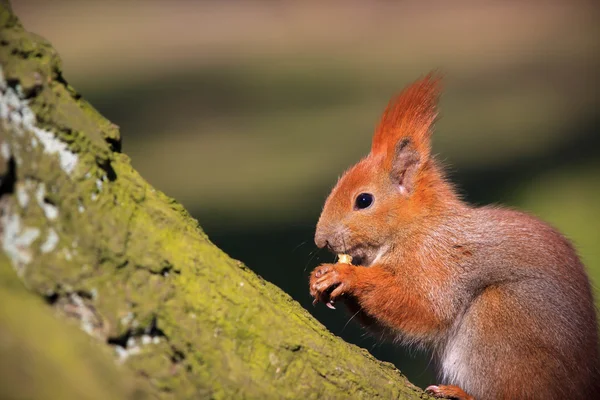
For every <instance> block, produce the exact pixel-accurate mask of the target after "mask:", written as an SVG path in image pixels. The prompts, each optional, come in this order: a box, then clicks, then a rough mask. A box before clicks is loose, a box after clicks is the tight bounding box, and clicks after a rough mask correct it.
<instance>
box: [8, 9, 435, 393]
mask: <svg viewBox="0 0 600 400" xmlns="http://www.w3.org/2000/svg"><path fill="white" fill-rule="evenodd" d="M0 64H1V68H0V117H1V119H2V121H1V124H0V150H1V152H0V175H2V180H1V185H0V212H1V221H0V230H1V232H0V240H1V242H2V248H3V250H4V252H3V254H1V253H0V277H1V282H0V304H1V305H0V310H1V311H0V397H3V398H5V397H13V398H14V397H21V398H23V397H27V398H37V399H41V398H60V399H68V398H77V399H80V398H90V399H92V398H93V399H96V398H98V399H101V398H140V397H153V398H154V397H158V398H172V399H182V398H256V399H269V398H282V399H283V398H304V399H309V398H310V399H321V398H376V397H377V398H386V399H388V398H389V399H391V398H402V399H417V398H423V396H425V395H424V394H423V392H422V391H421V390H420V389H418V388H416V387H414V386H413V385H411V384H410V383H409V382H408V381H407V380H406V379H405V378H404V376H402V374H401V373H400V372H399V371H398V370H396V369H395V368H394V367H393V366H392V365H391V364H388V363H383V362H379V361H377V360H375V359H374V358H373V357H371V356H370V355H369V354H368V353H367V352H366V351H365V350H362V349H360V348H358V347H356V346H354V345H350V344H348V343H345V342H344V341H342V340H341V339H339V338H337V337H335V336H333V335H332V334H331V333H330V332H328V331H327V330H326V329H325V328H324V327H323V326H322V325H321V324H320V323H319V322H317V321H316V320H315V319H314V318H312V317H311V316H310V315H309V313H308V312H306V311H305V310H304V309H302V308H301V307H300V306H299V304H298V303H296V302H295V301H294V300H292V299H291V298H290V297H289V296H288V295H286V294H285V293H283V292H282V291H281V290H279V289H278V288H277V287H275V286H273V285H271V284H270V283H268V282H265V281H264V280H262V279H261V278H260V277H258V276H256V275H255V274H254V273H253V272H252V271H250V270H249V269H248V268H247V267H245V266H244V265H243V264H242V263H240V262H238V261H235V260H233V259H231V258H229V257H228V256H227V255H226V254H224V253H223V252H222V251H221V250H219V249H218V248H217V247H215V246H214V245H213V244H212V243H211V242H210V241H209V239H208V238H207V237H206V235H205V234H204V233H203V232H202V230H201V228H200V227H199V226H198V223H197V222H196V221H195V220H194V219H193V218H192V217H190V215H189V214H188V213H187V212H186V211H185V210H184V209H183V207H182V206H181V205H180V204H178V203H177V202H176V201H174V200H173V199H170V198H168V197H167V196H165V195H164V194H163V193H161V192H159V191H157V190H155V189H153V188H152V187H151V186H150V185H149V184H148V183H147V182H146V181H145V180H144V179H142V178H141V177H140V175H139V174H138V173H137V172H136V171H135V170H134V169H133V168H132V167H131V165H130V162H129V158H128V157H127V156H126V155H125V154H122V153H121V152H120V137H119V129H118V127H117V126H115V125H114V124H111V123H110V122H109V121H107V120H106V119H105V118H103V117H102V116H101V115H100V114H99V113H98V112H97V111H96V110H95V109H94V108H93V107H92V106H90V105H89V104H88V103H87V102H86V101H85V100H83V99H82V98H81V96H80V95H79V94H78V93H77V92H76V91H75V90H74V89H73V88H72V87H70V86H69V85H68V84H67V82H66V81H65V79H64V77H63V76H62V72H61V67H60V60H59V57H58V55H57V54H56V52H55V50H54V49H53V48H52V47H51V46H50V45H49V44H48V43H47V42H45V41H44V40H43V39H41V38H39V37H37V36H35V35H33V34H30V33H28V32H26V31H24V30H23V28H22V27H21V25H20V23H19V22H18V20H17V18H16V17H15V16H14V15H13V14H12V11H11V9H10V6H9V5H8V4H7V3H6V0H0ZM282 261H283V260H282ZM11 266H12V269H11ZM19 281H20V282H19ZM21 282H22V283H21ZM44 300H45V303H46V304H44ZM47 304H49V305H50V306H49V305H47ZM53 314H54V315H53ZM69 320H70V321H75V324H76V325H78V326H79V327H80V328H81V330H83V331H84V332H86V333H87V334H89V336H88V335H85V334H84V333H82V332H81V331H80V330H78V329H74V328H73V327H72V326H69V325H73V324H72V323H71V324H70V323H69V322H68V321H69ZM90 336H91V337H92V338H94V339H91V338H90ZM25 355H26V356H25ZM111 359H112V361H111ZM32 382H35V384H32Z"/></svg>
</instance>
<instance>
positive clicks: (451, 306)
mask: <svg viewBox="0 0 600 400" xmlns="http://www.w3.org/2000/svg"><path fill="white" fill-rule="evenodd" d="M440 92H441V84H440V78H439V76H438V75H437V74H429V75H427V76H426V77H425V78H423V79H421V80H419V81H417V82H415V83H413V84H411V85H410V86H408V87H407V88H406V89H404V91H402V92H401V93H400V94H399V95H398V96H397V97H395V98H393V99H392V100H391V101H390V103H389V105H388V107H387V108H386V110H385V112H384V114H383V117H382V119H381V122H380V123H379V125H378V127H377V128H376V130H375V134H374V136H373V141H372V146H371V151H370V153H369V154H368V155H367V156H366V157H365V158H363V159H362V160H360V161H359V162H358V163H357V164H356V165H354V166H353V167H351V168H350V169H349V170H348V171H346V172H345V173H344V175H343V176H342V177H341V178H340V179H339V180H338V182H337V185H336V186H335V188H334V189H333V191H332V192H331V194H330V195H329V197H328V198H327V200H326V202H325V205H324V207H323V211H322V214H321V216H320V218H319V222H318V224H317V229H316V233H315V243H316V245H317V247H319V248H324V247H326V248H328V249H329V250H331V251H332V252H334V253H338V254H339V253H346V254H348V255H350V256H351V257H352V259H353V260H354V261H353V265H351V264H346V263H337V264H322V265H320V266H319V267H317V268H316V269H315V270H314V271H313V272H312V274H311V277H310V292H311V295H312V296H313V297H314V299H315V301H321V302H323V303H325V304H330V305H331V304H333V302H335V301H338V300H339V301H343V302H344V303H345V304H346V306H347V307H348V308H349V310H350V311H351V312H352V313H356V314H357V316H358V319H359V320H360V321H361V322H362V323H363V324H364V325H365V326H366V327H367V328H368V329H369V330H373V331H375V332H379V333H381V334H383V335H385V336H386V337H388V338H390V339H391V340H393V341H398V342H403V343H406V344H416V345H419V346H422V347H425V348H428V349H430V350H431V351H432V353H433V356H434V359H436V360H437V364H438V378H439V379H440V380H441V381H442V382H443V385H435V386H430V387H428V388H427V389H426V390H427V392H429V393H430V394H432V395H433V396H434V397H439V398H454V399H460V400H467V399H475V398H476V399H479V400H483V399H542V398H543V399H562V398H569V399H583V398H600V397H596V396H598V395H599V394H600V379H599V377H600V367H599V360H600V357H599V354H598V330H597V323H596V312H595V307H594V300H593V295H592V290H591V286H590V282H589V279H588V277H587V275H586V272H585V270H584V266H583V264H582V263H581V261H580V260H579V258H578V256H577V254H576V252H575V250H574V248H573V246H572V245H571V243H570V242H569V241H568V240H567V239H565V237H564V236H562V235H561V234H560V233H559V232H558V231H556V230H555V229H553V228H552V227H550V226H549V225H547V224H546V223H544V222H542V221H540V220H539V219H537V218H535V217H532V216H530V215H527V214H525V213H522V212H518V211H513V210H509V209H506V208H501V207H497V206H484V207H474V206H471V205H469V204H466V203H465V202H463V201H462V200H461V199H460V197H459V196H458V195H457V193H456V191H455V189H454V187H453V186H452V184H451V183H450V182H449V181H448V180H447V179H446V178H445V176H444V173H443V171H442V169H441V167H440V164H439V163H438V162H437V161H436V160H435V158H434V157H433V156H432V155H431V134H432V130H433V124H434V120H435V119H436V117H437V102H438V98H439V95H440ZM558 189H559V188H557V190H558Z"/></svg>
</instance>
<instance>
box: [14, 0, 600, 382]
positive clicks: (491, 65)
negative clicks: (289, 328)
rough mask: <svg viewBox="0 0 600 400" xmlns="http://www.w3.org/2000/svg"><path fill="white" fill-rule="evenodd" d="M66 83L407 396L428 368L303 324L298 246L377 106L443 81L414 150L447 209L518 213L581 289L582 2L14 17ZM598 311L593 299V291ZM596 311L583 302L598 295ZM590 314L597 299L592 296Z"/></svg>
mask: <svg viewBox="0 0 600 400" xmlns="http://www.w3.org/2000/svg"><path fill="white" fill-rule="evenodd" d="M13 7H14V9H15V11H16V13H17V15H19V16H20V17H21V19H22V21H23V23H24V24H25V26H26V28H27V29H29V30H30V31H33V32H36V33H38V34H40V35H42V36H44V37H45V38H47V39H48V40H50V41H51V42H52V44H53V45H54V46H55V48H56V49H57V50H58V51H59V53H60V54H61V56H62V59H63V64H64V69H65V71H66V72H65V75H66V78H67V80H68V81H69V82H70V83H71V84H72V85H74V86H75V87H76V88H77V89H78V90H79V91H80V92H81V93H83V95H84V97H85V98H87V99H88V100H89V101H90V102H91V103H92V104H93V105H94V106H95V107H96V108H97V109H99V110H100V111H101V112H102V113H103V114H104V115H105V116H107V117H108V118H109V119H110V120H112V121H113V122H115V123H116V124H118V125H119V126H120V127H121V133H122V136H123V151H124V152H125V153H127V154H128V155H129V156H130V157H131V159H132V162H133V165H134V166H135V167H136V168H137V169H138V170H139V171H140V172H141V174H142V175H143V176H144V177H145V178H146V179H147V180H149V181H150V182H151V183H152V184H153V185H154V186H155V187H157V188H159V189H161V190H162V191H164V192H166V193H167V194H168V195H169V196H172V197H174V198H176V199H177V200H178V201H180V202H182V203H183V204H184V205H185V207H186V208H187V209H188V210H189V211H190V212H191V213H192V214H193V215H194V216H195V217H196V218H198V220H199V221H200V224H201V225H202V227H203V228H204V229H205V231H206V232H207V233H208V235H209V236H210V237H211V239H212V240H213V241H214V242H215V243H216V244H217V245H219V246H220V247H221V248H223V249H224V250H225V251H226V252H228V253H229V254H230V255H231V256H233V257H235V258H238V259H240V260H242V261H244V262H245V263H246V264H247V265H249V266H250V267H251V268H252V269H253V270H254V271H256V272H257V273H259V274H260V275H262V276H263V277H264V278H265V279H267V280H269V281H271V282H273V283H275V284H276V285H278V286H279V287H281V288H282V289H283V290H284V291H286V292H287V293H289V294H290V295H291V296H293V297H294V298H295V299H296V300H298V301H299V302H300V303H301V304H302V305H303V306H304V307H305V308H307V309H308V310H309V311H310V312H311V313H313V314H314V315H315V316H316V317H317V318H318V319H319V320H321V321H322V322H323V323H324V324H326V325H327V326H328V327H329V329H330V330H331V331H332V332H334V333H335V334H338V335H340V336H342V337H343V338H345V339H346V340H348V341H351V342H354V343H356V344H358V345H359V346H362V347H365V348H367V349H369V350H370V351H371V352H372V353H373V354H374V355H375V356H376V357H378V358H380V359H383V360H389V361H392V362H394V363H395V364H396V365H397V366H398V367H399V368H400V369H402V371H404V372H405V373H406V374H407V375H408V377H409V378H410V379H411V380H412V381H413V382H415V383H417V384H419V385H423V386H424V385H427V384H429V383H433V382H434V381H433V377H432V375H431V366H430V365H429V359H428V358H427V356H425V355H420V354H411V353H410V352H407V351H405V350H402V349H398V348H395V347H392V346H390V345H386V344H383V343H381V342H380V341H378V340H375V339H373V338H371V337H369V336H368V335H365V334H364V332H363V330H362V329H361V328H359V327H358V326H357V325H356V324H354V323H353V322H350V323H348V324H347V322H348V319H349V315H348V314H346V313H345V312H344V311H343V310H339V309H338V310H336V311H332V310H329V309H327V308H325V307H323V306H322V305H319V306H318V307H312V306H311V302H310V298H309V296H308V286H307V277H308V273H309V272H310V271H311V270H312V269H313V268H314V267H315V266H316V265H317V264H318V263H320V262H330V261H332V260H333V256H332V255H329V254H326V253H325V252H315V246H314V244H313V241H312V236H313V231H314V226H315V223H316V221H317V218H318V216H319V212H320V208H321V205H322V203H323V201H324V199H325V197H326V196H327V194H328V192H329V190H330V189H331V187H332V186H333V185H334V184H335V181H336V179H337V177H338V176H339V175H340V174H341V172H342V171H343V170H344V169H345V168H347V167H348V166H350V165H351V164H353V163H354V162H355V161H357V160H358V159H359V158H360V157H361V156H363V155H365V154H366V153H367V152H368V150H369V144H370V139H371V133H372V132H373V128H374V126H375V124H376V122H377V120H378V118H379V116H380V114H381V112H382V111H383V108H384V107H385V105H386V103H387V101H388V99H389V97H390V96H391V95H392V94H394V93H395V92H397V91H398V90H400V89H401V88H402V87H403V86H404V85H406V84H407V83H409V82H410V81H412V80H414V79H416V78H418V77H419V76H422V75H423V74H425V73H426V72H428V71H429V70H431V69H434V68H437V69H440V70H441V71H442V72H444V73H445V75H446V80H445V87H446V92H445V95H444V96H443V98H442V102H441V119H440V121H439V123H438V125H437V130H436V132H435V139H434V151H435V152H436V153H438V154H439V157H440V159H441V160H443V161H444V163H445V164H446V165H447V166H448V168H449V170H450V175H451V177H452V179H453V180H454V181H455V182H456V183H457V185H458V187H459V189H460V192H461V193H462V194H463V195H464V197H465V198H466V199H467V200H469V201H471V202H473V203H475V204H485V203H490V202H493V203H502V204H507V205H510V206H513V207H517V208H520V209H523V210H527V211H529V212H531V213H534V214H536V215H538V216H540V217H542V218H544V219H546V220H547V221H550V222H551V223H552V224H554V225H555V226H557V227H558V228H560V229H561V230H562V231H563V232H564V233H565V234H566V235H567V236H568V237H570V238H571V239H572V240H573V241H574V242H575V243H576V246H577V248H578V249H579V251H580V254H581V256H582V257H583V259H584V261H585V263H586V264H587V267H588V269H589V272H590V274H591V276H592V278H593V279H594V280H595V282H600V247H599V246H600V227H599V226H598V223H599V222H600V159H599V157H598V155H597V152H598V149H599V145H600V136H599V134H600V132H599V127H600V123H599V122H600V113H599V111H598V110H599V109H598V106H599V103H600V101H599V96H598V93H599V90H598V89H599V88H600V80H599V72H598V71H600V18H599V13H598V7H597V6H594V2H591V1H590V2H578V1H570V2H567V1H555V2H517V1H506V2H481V1H453V2H437V3H436V2H433V3H431V2H407V1H403V2H400V1H398V2H395V1H381V2H376V1H363V2H358V1H338V2H322V1H296V2H293V1H281V2H280V1H239V0H238V1H234V0H228V1H225V0H221V1H196V2H192V1H183V0H170V1H166V0H165V1H143V2H142V1H119V2H117V1H79V2H74V1H67V0H53V1H47V0H46V1H27V0H13ZM597 292H598V291H597ZM599 295H600V294H599ZM599 297H600V296H599Z"/></svg>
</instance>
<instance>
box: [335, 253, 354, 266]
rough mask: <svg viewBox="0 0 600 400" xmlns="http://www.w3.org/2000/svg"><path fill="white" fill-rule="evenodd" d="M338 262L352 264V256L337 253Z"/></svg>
mask: <svg viewBox="0 0 600 400" xmlns="http://www.w3.org/2000/svg"><path fill="white" fill-rule="evenodd" d="M338 263H340V264H350V265H352V256H351V255H348V254H338Z"/></svg>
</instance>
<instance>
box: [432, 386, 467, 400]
mask: <svg viewBox="0 0 600 400" xmlns="http://www.w3.org/2000/svg"><path fill="white" fill-rule="evenodd" d="M425 391H426V392H427V393H429V394H430V395H432V396H433V397H436V398H438V399H454V400H475V398H474V397H473V396H471V395H469V394H467V393H466V392H465V391H464V390H462V389H461V388H459V387H458V386H453V385H431V386H428V387H427V389H425Z"/></svg>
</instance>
